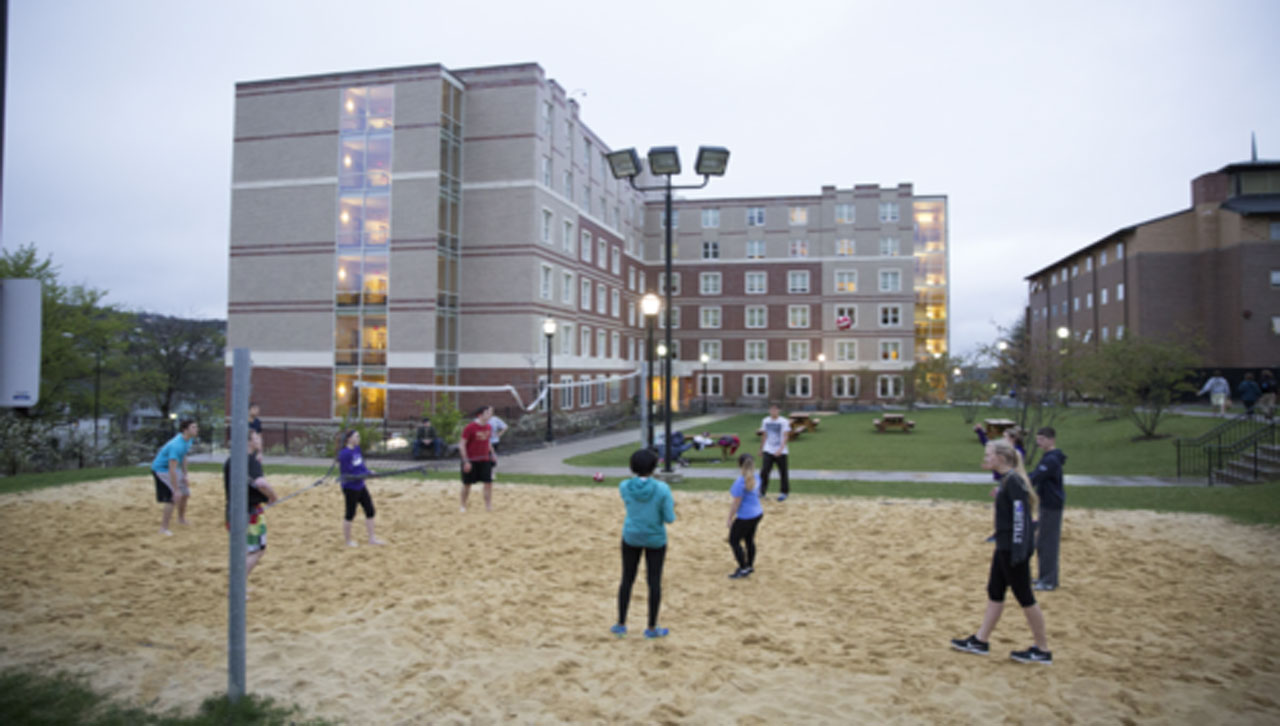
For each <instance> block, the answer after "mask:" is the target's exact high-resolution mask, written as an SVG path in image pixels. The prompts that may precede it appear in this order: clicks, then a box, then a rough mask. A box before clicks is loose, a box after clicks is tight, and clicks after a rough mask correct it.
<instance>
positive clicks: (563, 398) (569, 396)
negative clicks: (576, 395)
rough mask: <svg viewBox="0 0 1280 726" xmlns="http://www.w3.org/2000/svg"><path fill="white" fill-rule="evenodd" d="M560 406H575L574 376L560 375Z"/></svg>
mask: <svg viewBox="0 0 1280 726" xmlns="http://www.w3.org/2000/svg"><path fill="white" fill-rule="evenodd" d="M560 385H561V386H562V388H561V389H560V408H573V376H560Z"/></svg>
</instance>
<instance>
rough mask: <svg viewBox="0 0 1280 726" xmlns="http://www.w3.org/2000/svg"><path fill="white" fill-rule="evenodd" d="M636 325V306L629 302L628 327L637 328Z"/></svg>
mask: <svg viewBox="0 0 1280 726" xmlns="http://www.w3.org/2000/svg"><path fill="white" fill-rule="evenodd" d="M635 324H636V304H635V303H634V302H631V301H627V326H628V327H635Z"/></svg>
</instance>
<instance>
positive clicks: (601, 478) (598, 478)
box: [591, 471, 604, 482]
mask: <svg viewBox="0 0 1280 726" xmlns="http://www.w3.org/2000/svg"><path fill="white" fill-rule="evenodd" d="M591 478H592V479H595V480H596V481H598V482H601V481H604V472H603V471H597V472H596V473H595V474H592V475H591Z"/></svg>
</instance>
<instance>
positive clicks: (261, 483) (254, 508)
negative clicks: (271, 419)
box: [222, 429, 276, 579]
mask: <svg viewBox="0 0 1280 726" xmlns="http://www.w3.org/2000/svg"><path fill="white" fill-rule="evenodd" d="M246 471H247V472H248V475H247V476H246V477H245V484H246V486H247V487H248V490H249V491H248V494H247V495H246V496H245V502H246V503H247V504H248V506H249V524H248V527H247V528H246V529H245V533H246V536H247V537H248V543H247V547H246V548H245V569H244V576H245V579H248V577H249V573H251V572H253V568H254V567H257V566H258V563H259V562H260V561H262V556H263V555H264V554H266V552H267V519H266V515H265V514H264V511H265V510H264V508H263V506H262V505H264V504H269V503H271V502H274V501H276V492H275V489H272V488H271V485H270V484H268V483H267V479H266V477H265V476H264V475H263V473H262V434H259V433H258V432H257V431H254V430H252V429H250V431H249V468H248V469H247V470H246ZM222 490H223V492H224V493H225V494H226V496H227V508H226V521H227V530H228V531H230V529H231V457H227V461H226V462H225V463H224V464H223V465H222Z"/></svg>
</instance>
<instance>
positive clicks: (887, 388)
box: [876, 376, 902, 398]
mask: <svg viewBox="0 0 1280 726" xmlns="http://www.w3.org/2000/svg"><path fill="white" fill-rule="evenodd" d="M876 392H877V393H878V394H879V396H880V398H902V376H876Z"/></svg>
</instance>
